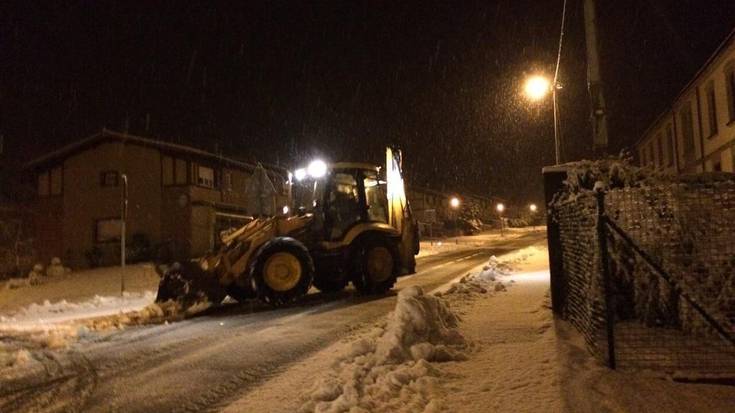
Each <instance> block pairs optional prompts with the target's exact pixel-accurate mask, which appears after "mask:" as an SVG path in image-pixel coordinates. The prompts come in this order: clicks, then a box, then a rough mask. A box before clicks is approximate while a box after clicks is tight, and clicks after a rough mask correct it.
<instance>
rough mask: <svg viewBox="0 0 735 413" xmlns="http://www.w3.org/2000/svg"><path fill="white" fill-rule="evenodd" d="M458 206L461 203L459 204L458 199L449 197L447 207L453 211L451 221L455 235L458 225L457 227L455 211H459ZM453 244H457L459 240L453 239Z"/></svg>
mask: <svg viewBox="0 0 735 413" xmlns="http://www.w3.org/2000/svg"><path fill="white" fill-rule="evenodd" d="M460 204H461V202H460V200H459V198H457V197H456V196H453V197H451V198H450V199H449V206H450V207H451V208H452V209H453V210H454V211H455V212H453V213H452V220H453V225H454V231H455V233H458V232H459V231H458V227H459V225H457V212H456V211H457V209H459V205H460ZM454 242H455V243H456V244H459V239H457V238H455V239H454Z"/></svg>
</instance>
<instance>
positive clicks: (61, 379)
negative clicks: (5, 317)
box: [0, 233, 543, 412]
mask: <svg viewBox="0 0 735 413" xmlns="http://www.w3.org/2000/svg"><path fill="white" fill-rule="evenodd" d="M542 238H543V234H541V233H528V234H525V235H522V236H521V237H519V238H515V239H505V240H499V241H496V242H494V243H493V244H492V245H491V246H486V247H470V248H471V249H463V250H458V251H450V252H446V253H442V254H437V255H433V256H428V257H424V258H421V259H419V261H418V266H417V269H418V272H417V274H415V275H412V276H408V277H403V278H401V279H399V282H398V284H397V285H396V288H395V289H394V290H393V291H392V292H391V294H389V295H387V296H382V297H373V298H367V297H361V296H358V295H355V294H354V293H353V292H352V291H351V290H347V291H344V292H342V293H338V294H332V295H326V294H321V293H316V294H310V295H309V296H307V297H306V298H305V299H304V300H303V301H302V302H300V303H299V304H297V305H293V306H291V307H288V308H280V309H271V308H268V307H264V306H261V305H257V304H252V305H227V306H223V307H221V308H218V309H215V310H212V311H209V312H207V313H206V314H204V315H201V316H198V317H195V318H191V319H187V320H184V321H179V322H174V323H169V324H159V325H148V326H140V327H134V328H128V329H126V330H121V331H117V332H113V333H105V334H94V335H90V336H89V337H84V338H82V339H80V341H79V343H77V344H75V345H74V346H73V348H72V350H71V351H66V352H64V353H55V352H52V351H48V352H46V353H45V357H46V360H44V362H43V363H44V367H45V370H46V371H45V372H44V374H40V375H36V376H34V377H31V378H26V379H23V380H19V381H15V382H13V383H5V385H4V386H3V387H2V388H0V411H1V412H25V411H85V412H87V411H89V412H115V411H119V412H154V411H155V412H169V411H171V412H201V411H216V410H219V409H221V408H222V407H224V406H226V405H227V404H228V403H229V402H231V401H233V400H235V399H238V398H240V397H242V395H243V394H245V393H247V392H248V391H251V390H252V389H253V388H255V387H256V386H257V385H258V384H260V383H262V382H264V381H267V380H269V379H270V378H273V377H275V376H277V375H279V374H280V373H281V372H283V371H284V370H285V369H286V368H287V367H289V366H290V365H292V364H293V363H297V362H299V360H302V359H304V358H306V357H308V356H309V355H310V354H312V353H314V352H316V351H318V350H320V349H322V348H324V347H326V346H329V345H330V344H332V343H334V342H335V341H337V340H340V339H342V338H344V337H345V336H347V335H349V334H350V332H351V331H354V330H356V329H359V328H361V327H365V326H369V325H371V324H372V323H374V322H375V321H376V320H377V319H379V318H380V317H382V316H384V315H386V314H387V313H388V312H390V311H391V310H392V309H393V307H394V305H395V295H396V293H397V292H398V291H400V289H402V288H406V287H408V286H413V285H420V286H422V287H423V288H424V289H425V290H426V291H431V290H433V289H435V288H437V287H440V286H442V285H444V284H445V283H447V282H449V281H451V280H452V279H454V278H456V277H459V276H461V275H463V274H465V273H466V272H467V271H469V270H470V269H471V268H473V267H476V266H478V265H480V264H482V263H483V262H486V261H487V259H488V258H489V257H490V256H491V255H502V254H504V253H508V252H511V251H513V250H516V249H519V248H523V247H526V246H528V245H531V244H533V243H535V242H538V241H539V240H541V239H542ZM254 408H256V406H254Z"/></svg>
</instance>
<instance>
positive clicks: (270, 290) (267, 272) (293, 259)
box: [252, 237, 314, 305]
mask: <svg viewBox="0 0 735 413" xmlns="http://www.w3.org/2000/svg"><path fill="white" fill-rule="evenodd" d="M252 271H253V272H252V279H253V281H254V282H255V289H256V291H257V294H258V297H259V298H261V299H262V300H263V301H265V302H267V303H270V304H273V305H281V304H287V303H289V302H292V301H293V300H295V299H297V298H299V297H301V296H303V295H305V294H306V292H307V291H309V287H310V286H311V282H312V279H313V278H314V263H313V261H312V260H311V256H310V255H309V251H308V250H307V249H306V247H305V246H304V245H303V244H302V243H300V242H299V241H297V240H295V239H293V238H287V237H283V238H276V239H274V240H271V241H269V242H268V243H266V244H265V245H264V246H263V247H262V248H261V250H260V253H259V254H258V257H257V258H256V259H255V264H254V266H253V270H252Z"/></svg>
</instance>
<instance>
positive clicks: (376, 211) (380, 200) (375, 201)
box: [363, 174, 388, 223]
mask: <svg viewBox="0 0 735 413" xmlns="http://www.w3.org/2000/svg"><path fill="white" fill-rule="evenodd" d="M363 182H364V184H365V201H366V203H367V207H368V210H367V213H368V220H370V221H375V222H383V223H388V208H387V207H388V195H387V192H386V190H387V188H386V183H385V182H384V181H380V180H379V179H378V177H377V175H376V174H367V175H366V176H365V178H364V180H363Z"/></svg>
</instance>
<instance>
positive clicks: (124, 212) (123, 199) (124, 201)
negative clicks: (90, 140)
mask: <svg viewBox="0 0 735 413" xmlns="http://www.w3.org/2000/svg"><path fill="white" fill-rule="evenodd" d="M120 178H122V191H121V193H120V296H121V297H122V296H124V295H125V232H126V230H125V221H126V220H127V218H128V176H127V175H125V174H121V175H120Z"/></svg>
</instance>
